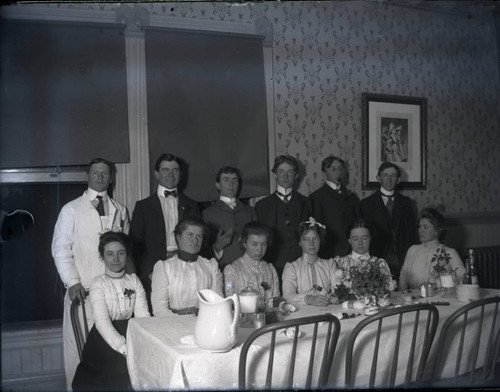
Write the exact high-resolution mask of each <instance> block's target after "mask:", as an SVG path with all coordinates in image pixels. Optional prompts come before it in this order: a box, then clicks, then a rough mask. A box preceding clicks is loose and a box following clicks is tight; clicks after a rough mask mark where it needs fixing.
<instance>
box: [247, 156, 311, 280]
mask: <svg viewBox="0 0 500 392" xmlns="http://www.w3.org/2000/svg"><path fill="white" fill-rule="evenodd" d="M271 171H272V172H273V173H274V177H275V178H276V192H274V193H273V194H271V195H269V196H267V197H265V198H264V199H262V200H259V201H258V202H257V203H256V204H255V213H256V214H257V220H258V221H259V222H262V223H265V224H266V225H268V226H269V227H271V228H272V229H273V231H274V232H273V234H274V238H273V240H272V245H271V248H270V249H268V250H267V253H266V256H265V260H266V261H267V262H269V263H272V264H273V265H274V267H275V268H276V271H277V272H278V276H280V277H281V274H282V272H283V268H284V267H285V264H286V263H288V262H292V261H294V260H296V259H298V258H299V257H300V256H301V254H302V250H301V249H300V247H299V244H298V242H297V233H296V231H297V227H298V226H299V223H300V222H301V218H302V215H303V209H304V206H305V203H306V200H307V198H306V197H305V196H303V195H301V194H300V193H298V192H297V191H296V190H295V189H294V185H295V182H296V180H297V178H298V176H299V168H298V162H297V160H296V159H295V158H294V157H292V156H290V155H280V156H278V157H276V159H275V160H274V165H273V168H272V170H271Z"/></svg>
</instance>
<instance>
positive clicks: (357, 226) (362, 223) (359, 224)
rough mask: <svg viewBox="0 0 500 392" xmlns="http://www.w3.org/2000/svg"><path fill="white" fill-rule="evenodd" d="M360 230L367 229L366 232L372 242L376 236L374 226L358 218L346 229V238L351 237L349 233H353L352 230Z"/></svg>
mask: <svg viewBox="0 0 500 392" xmlns="http://www.w3.org/2000/svg"><path fill="white" fill-rule="evenodd" d="M360 228H363V229H367V230H368V232H369V233H370V239H372V240H373V239H374V238H375V236H376V235H377V233H376V230H375V226H373V225H372V224H370V223H368V222H367V221H366V220H365V219H363V218H358V219H356V220H355V221H354V222H352V223H351V224H350V225H349V226H348V227H347V229H346V231H345V235H346V238H349V237H350V236H351V231H353V230H354V229H360Z"/></svg>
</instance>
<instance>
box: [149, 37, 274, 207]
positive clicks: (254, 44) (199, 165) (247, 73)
mask: <svg viewBox="0 0 500 392" xmlns="http://www.w3.org/2000/svg"><path fill="white" fill-rule="evenodd" d="M145 42H146V78H147V99H148V131H149V151H150V162H151V166H150V167H151V171H153V167H154V163H155V161H156V159H157V158H158V156H159V155H160V154H161V153H163V152H167V153H171V154H174V155H177V156H179V157H181V158H182V159H184V160H185V161H186V162H187V163H188V164H189V171H188V173H187V174H188V178H185V179H184V181H185V182H186V185H187V186H186V189H185V191H186V193H187V194H188V195H189V196H190V197H192V198H194V199H196V200H198V201H207V200H215V199H217V198H218V192H217V190H216V188H215V176H216V173H217V171H218V169H219V168H220V167H222V166H225V165H230V166H234V167H237V168H238V169H240V170H241V172H242V176H243V187H242V190H241V194H240V197H242V198H245V197H254V196H259V195H263V194H267V193H268V192H269V179H268V178H269V177H268V176H269V170H268V143H267V140H268V139H267V111H266V110H267V109H266V107H267V106H266V92H265V82H264V64H263V48H262V38H256V37H254V36H247V35H235V34H215V33H212V32H199V31H186V30H178V29H164V28H163V29H160V28H148V29H147V30H146V32H145ZM151 184H152V186H151V187H152V190H154V189H155V188H156V185H157V181H156V179H155V178H154V175H153V173H152V176H151Z"/></svg>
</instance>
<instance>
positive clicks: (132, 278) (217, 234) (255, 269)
mask: <svg viewBox="0 0 500 392" xmlns="http://www.w3.org/2000/svg"><path fill="white" fill-rule="evenodd" d="M321 168H322V172H323V174H324V178H325V184H324V185H323V186H322V187H321V188H319V189H318V190H317V191H315V192H313V193H312V194H311V195H310V196H309V197H308V198H306V197H305V196H303V195H301V194H300V193H298V192H297V191H296V189H295V186H296V185H297V184H296V181H297V178H298V162H297V161H296V159H295V158H293V157H291V156H287V155H281V156H278V157H277V158H276V159H275V162H274V166H273V168H272V173H273V175H274V177H275V179H276V188H277V190H276V192H274V193H273V194H271V195H269V196H267V197H264V198H263V199H261V200H259V201H258V202H257V203H256V205H255V207H254V208H252V207H250V206H248V205H246V204H245V203H243V202H242V201H240V200H239V199H238V198H237V195H238V193H239V190H240V188H241V183H242V178H241V175H240V172H239V170H238V169H236V168H233V167H228V166H226V167H223V168H222V169H220V170H219V172H218V173H217V176H216V187H217V189H218V190H219V192H220V198H219V200H217V201H216V202H215V203H213V204H212V205H211V206H209V207H207V208H206V209H205V210H203V211H201V212H200V210H199V207H198V204H197V203H196V202H195V201H194V200H192V199H190V198H188V197H187V196H186V195H184V194H183V193H182V192H181V190H180V189H177V185H178V184H179V181H180V179H181V176H182V169H183V162H182V160H181V159H179V158H178V157H176V156H174V155H171V154H162V155H161V156H160V157H159V158H158V159H157V161H156V164H155V167H154V173H155V176H156V179H157V180H158V188H157V191H156V192H155V193H154V194H152V195H151V196H150V197H148V198H146V199H144V200H140V201H138V202H137V203H136V206H135V208H134V211H133V215H132V220H131V221H130V222H129V218H128V214H127V210H126V208H125V207H124V206H123V205H122V204H120V203H119V202H117V201H116V200H113V199H112V198H111V197H110V196H109V195H108V193H107V192H108V188H109V186H110V184H111V183H112V181H113V176H114V165H113V164H112V163H111V162H109V161H107V160H105V159H102V158H96V159H94V160H92V161H91V162H90V163H89V166H88V189H87V190H86V191H85V192H84V194H83V195H82V196H80V197H79V198H77V199H75V200H73V201H71V202H69V203H68V204H66V205H65V206H64V207H63V208H62V210H61V212H60V214H59V217H58V220H57V223H56V226H55V230H54V237H53V242H52V254H53V257H54V260H55V264H56V267H57V270H58V272H59V275H60V277H61V279H62V281H63V283H64V284H65V286H66V287H67V293H66V297H65V310H64V318H63V340H64V361H65V370H66V378H67V383H68V387H70V386H72V387H73V389H75V390H87V389H89V388H90V389H92V388H94V389H106V388H108V389H109V388H115V389H119V390H122V389H130V388H131V386H130V378H129V376H128V372H127V365H126V355H127V345H126V339H125V336H126V329H127V323H128V320H129V319H130V318H131V317H132V316H134V317H151V316H152V315H153V316H162V315H166V314H172V313H176V314H178V315H184V314H196V311H197V307H198V297H197V294H196V293H197V292H198V291H199V290H201V289H207V288H208V289H212V290H214V291H215V292H217V293H219V294H220V295H221V296H228V295H232V294H233V293H239V292H240V291H241V290H243V289H245V288H247V287H248V286H251V287H252V288H253V289H256V290H257V291H260V292H261V294H262V295H267V296H270V297H274V298H276V297H281V296H282V297H283V298H284V299H286V301H287V302H290V303H292V304H298V305H301V304H307V305H314V306H327V305H329V304H330V303H335V301H336V298H335V295H334V289H335V288H336V287H337V285H339V284H340V283H342V282H343V281H344V280H345V279H346V276H344V275H345V273H343V271H349V268H350V267H352V266H356V265H357V264H358V263H360V262H367V261H368V262H370V261H378V265H380V266H381V267H380V268H381V269H382V270H383V271H382V272H383V273H384V274H386V275H387V276H391V278H392V279H394V280H395V281H397V280H399V289H400V290H406V289H413V288H419V287H420V285H421V284H422V283H424V282H429V281H431V280H432V279H433V278H432V273H431V272H432V267H433V264H434V263H436V260H435V257H433V256H434V255H435V254H436V252H437V251H438V250H445V251H446V252H447V263H449V264H450V267H451V270H453V271H454V272H455V276H456V277H457V279H460V278H461V277H462V276H463V273H464V272H465V269H464V266H463V264H462V261H461V260H460V257H459V256H458V254H457V252H456V251H455V250H454V249H451V248H449V247H446V246H445V245H444V244H442V243H441V241H442V240H443V237H444V234H445V232H446V229H445V226H446V222H445V219H444V217H443V216H442V215H441V214H440V213H439V212H438V211H436V210H435V209H432V208H426V209H424V210H422V211H421V213H420V216H419V222H418V237H419V239H420V242H421V244H419V245H416V243H417V226H416V220H415V215H414V212H413V207H412V205H411V201H410V199H409V198H407V197H406V196H403V195H401V194H400V193H398V192H397V191H396V186H397V184H398V182H399V180H400V177H401V170H400V168H399V167H398V166H397V165H395V164H394V163H391V162H384V163H382V164H381V165H380V167H379V169H378V174H377V179H378V181H379V182H380V189H379V190H377V191H376V192H374V193H373V194H372V195H371V196H369V197H367V198H365V199H363V200H361V202H360V201H359V200H358V198H357V196H356V195H355V194H354V193H352V192H351V191H349V190H348V189H347V188H346V185H345V179H346V165H345V162H344V161H343V160H342V159H340V158H338V157H335V156H329V157H327V158H325V159H324V160H323V161H322V165H321ZM381 259H383V260H381ZM136 274H137V275H136ZM280 278H281V279H280ZM395 286H396V285H394V288H395ZM87 291H88V292H89V300H88V301H85V298H86V292H87ZM72 301H80V302H81V303H82V304H83V306H86V307H88V311H87V317H88V321H89V325H93V327H92V329H91V332H90V334H89V336H88V339H87V342H86V344H85V346H84V350H83V354H82V359H81V360H80V357H79V354H78V351H77V349H76V343H75V337H74V334H73V331H72V327H71V323H70V315H69V309H70V305H71V303H72ZM179 317H180V316H179Z"/></svg>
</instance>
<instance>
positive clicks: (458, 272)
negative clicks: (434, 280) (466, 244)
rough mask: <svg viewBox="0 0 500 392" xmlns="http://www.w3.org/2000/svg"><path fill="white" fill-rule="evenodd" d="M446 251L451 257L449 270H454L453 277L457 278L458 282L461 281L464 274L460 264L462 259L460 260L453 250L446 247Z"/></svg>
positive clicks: (462, 265)
mask: <svg viewBox="0 0 500 392" xmlns="http://www.w3.org/2000/svg"><path fill="white" fill-rule="evenodd" d="M447 250H448V253H449V254H450V257H451V259H450V265H451V269H452V270H455V276H456V277H457V279H458V281H461V280H462V277H463V276H464V273H465V267H464V264H463V263H462V259H461V258H460V256H459V255H458V253H457V251H456V250H455V249H453V248H448V247H447Z"/></svg>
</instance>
